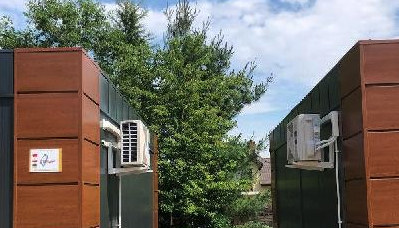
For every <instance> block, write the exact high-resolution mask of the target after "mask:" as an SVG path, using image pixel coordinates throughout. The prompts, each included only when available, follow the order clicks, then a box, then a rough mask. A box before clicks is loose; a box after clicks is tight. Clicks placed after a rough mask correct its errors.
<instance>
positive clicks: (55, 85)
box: [14, 49, 82, 92]
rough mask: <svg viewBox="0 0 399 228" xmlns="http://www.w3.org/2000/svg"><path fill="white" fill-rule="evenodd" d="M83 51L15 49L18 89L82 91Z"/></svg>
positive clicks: (16, 85)
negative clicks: (80, 87) (80, 88)
mask: <svg viewBox="0 0 399 228" xmlns="http://www.w3.org/2000/svg"><path fill="white" fill-rule="evenodd" d="M81 55H82V52H81V51H68V52H34V50H32V52H26V51H18V49H17V50H16V52H15V60H14V62H15V66H14V67H15V73H16V74H17V76H18V77H17V80H15V90H16V91H17V92H28V91H35V92H36V91H78V90H79V85H80V77H81V73H82V72H81V70H80V69H81V64H82V63H81Z"/></svg>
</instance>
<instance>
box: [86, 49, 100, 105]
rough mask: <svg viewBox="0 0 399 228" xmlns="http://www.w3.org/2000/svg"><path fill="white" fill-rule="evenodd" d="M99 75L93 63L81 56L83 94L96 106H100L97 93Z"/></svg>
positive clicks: (98, 93)
mask: <svg viewBox="0 0 399 228" xmlns="http://www.w3.org/2000/svg"><path fill="white" fill-rule="evenodd" d="M99 75H100V70H99V69H98V67H97V66H96V64H95V63H93V61H92V60H91V59H90V58H89V57H87V55H86V54H82V87H83V93H85V94H87V95H88V96H89V97H90V98H91V99H92V100H94V101H95V102H96V103H97V104H100V92H99V86H97V85H99Z"/></svg>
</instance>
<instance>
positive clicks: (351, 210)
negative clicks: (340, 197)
mask: <svg viewBox="0 0 399 228" xmlns="http://www.w3.org/2000/svg"><path fill="white" fill-rule="evenodd" d="M366 191H367V187H366V180H365V179H363V180H353V181H348V182H346V183H345V199H346V202H345V205H344V207H345V210H344V211H345V218H346V221H347V222H350V223H355V224H369V223H368V211H367V192H366Z"/></svg>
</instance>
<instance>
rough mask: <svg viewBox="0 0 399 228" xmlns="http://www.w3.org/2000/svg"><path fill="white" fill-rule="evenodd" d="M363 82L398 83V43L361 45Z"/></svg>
mask: <svg viewBox="0 0 399 228" xmlns="http://www.w3.org/2000/svg"><path fill="white" fill-rule="evenodd" d="M362 50H363V69H364V70H363V72H364V82H365V84H375V83H377V84H382V83H399V64H398V63H399V43H385V44H372V45H362Z"/></svg>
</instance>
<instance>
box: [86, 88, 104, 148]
mask: <svg viewBox="0 0 399 228" xmlns="http://www.w3.org/2000/svg"><path fill="white" fill-rule="evenodd" d="M82 137H83V138H86V139H88V140H90V141H92V142H95V143H96V144H98V145H99V144H100V108H99V106H98V105H97V104H95V103H93V102H92V101H91V100H90V99H89V98H87V97H86V96H85V95H83V97H82Z"/></svg>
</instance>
